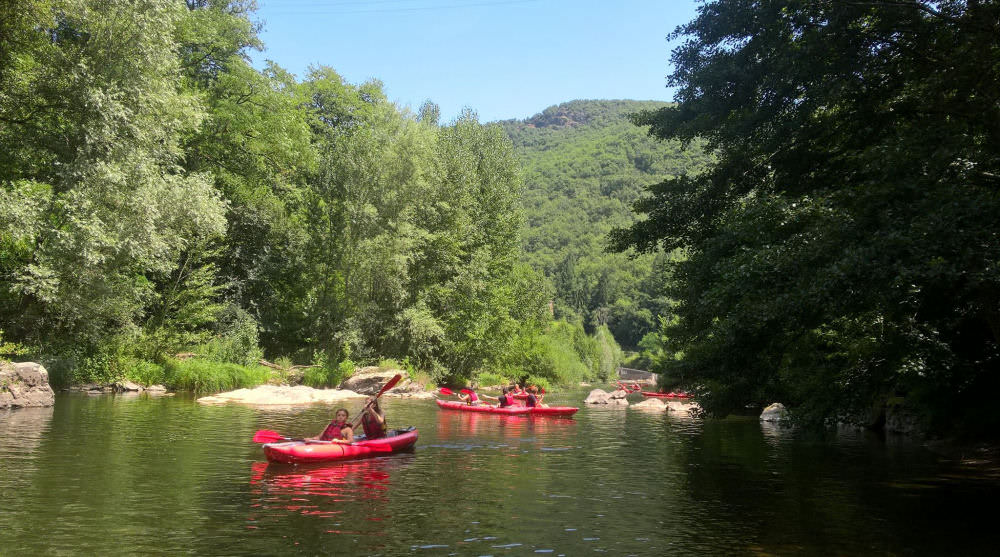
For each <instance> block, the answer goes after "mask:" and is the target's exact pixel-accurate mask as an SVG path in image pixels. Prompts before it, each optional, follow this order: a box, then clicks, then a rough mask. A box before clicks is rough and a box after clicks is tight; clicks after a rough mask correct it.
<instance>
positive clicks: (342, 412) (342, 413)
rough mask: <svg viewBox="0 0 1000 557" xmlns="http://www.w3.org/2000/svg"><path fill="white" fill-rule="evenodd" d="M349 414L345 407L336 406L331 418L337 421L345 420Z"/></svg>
mask: <svg viewBox="0 0 1000 557" xmlns="http://www.w3.org/2000/svg"><path fill="white" fill-rule="evenodd" d="M350 415H351V414H350V413H349V412H348V411H347V408H337V411H336V412H334V413H333V419H335V420H337V421H338V422H346V421H347V418H348V416H350Z"/></svg>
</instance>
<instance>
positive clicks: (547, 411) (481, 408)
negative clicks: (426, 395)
mask: <svg viewBox="0 0 1000 557" xmlns="http://www.w3.org/2000/svg"><path fill="white" fill-rule="evenodd" d="M434 402H436V403H437V405H438V406H439V407H441V408H444V409H446V410H459V411H461V412H480V413H484V414H502V415H507V416H511V415H514V416H517V415H528V416H572V415H573V414H576V412H577V410H579V408H577V407H575V406H548V407H541V406H536V407H534V408H530V407H528V406H505V407H503V408H500V407H498V406H489V405H487V404H482V405H478V406H476V405H469V404H466V403H464V402H455V401H452V400H436V401H434Z"/></svg>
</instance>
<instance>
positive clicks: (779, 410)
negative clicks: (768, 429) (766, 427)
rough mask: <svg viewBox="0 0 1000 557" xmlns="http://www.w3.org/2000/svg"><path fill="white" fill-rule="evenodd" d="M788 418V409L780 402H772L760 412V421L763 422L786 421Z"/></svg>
mask: <svg viewBox="0 0 1000 557" xmlns="http://www.w3.org/2000/svg"><path fill="white" fill-rule="evenodd" d="M787 420H788V410H786V409H785V405H783V404H781V403H780V402H775V403H774V404H771V405H770V406H768V407H767V408H765V409H764V411H763V412H761V413H760V421H762V422H784V421H787Z"/></svg>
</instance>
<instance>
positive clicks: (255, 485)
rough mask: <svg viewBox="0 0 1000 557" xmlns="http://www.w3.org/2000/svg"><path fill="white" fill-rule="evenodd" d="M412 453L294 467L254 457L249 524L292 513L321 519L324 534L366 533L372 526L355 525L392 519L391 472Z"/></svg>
mask: <svg viewBox="0 0 1000 557" xmlns="http://www.w3.org/2000/svg"><path fill="white" fill-rule="evenodd" d="M412 458H413V456H412V455H400V456H393V457H388V458H373V459H368V460H354V461H346V462H339V463H330V464H313V465H298V466H293V465H287V464H278V463H270V464H269V463H267V462H254V463H253V464H252V465H251V468H250V495H251V498H252V503H251V504H250V509H251V510H252V513H251V514H250V515H249V516H248V518H247V528H248V529H256V528H258V527H259V526H260V525H261V524H262V523H267V522H282V521H285V520H287V518H286V516H287V515H288V514H289V513H292V514H297V515H300V516H306V517H314V518H316V519H325V520H326V521H327V522H325V523H324V524H323V526H322V527H323V528H324V531H325V532H326V533H331V534H364V533H367V531H370V530H372V528H371V527H368V528H364V527H359V524H364V522H381V521H384V520H387V519H389V518H390V514H389V512H388V511H387V508H388V503H389V501H390V494H391V490H392V484H393V475H394V474H397V473H398V472H399V470H400V469H402V468H404V467H406V466H407V465H408V462H409V461H410V460H411V459H412ZM344 524H350V525H351V527H350V528H347V527H345V526H344Z"/></svg>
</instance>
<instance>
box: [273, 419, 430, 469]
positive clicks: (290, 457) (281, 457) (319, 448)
mask: <svg viewBox="0 0 1000 557" xmlns="http://www.w3.org/2000/svg"><path fill="white" fill-rule="evenodd" d="M416 442H417V430H416V428H412V427H411V428H409V429H404V430H392V431H390V432H389V436H388V437H383V438H381V439H372V440H366V441H358V442H356V443H351V444H350V445H347V444H344V443H328V442H323V441H318V442H317V441H313V442H306V441H286V442H282V443H267V444H265V445H264V455H265V456H267V459H268V460H270V461H271V462H286V463H289V464H301V463H306V462H328V461H331V460H350V459H354V458H366V457H373V456H380V455H386V454H392V453H395V452H398V451H403V450H406V449H409V448H410V447H412V446H413V445H414V444H415V443H416Z"/></svg>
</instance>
